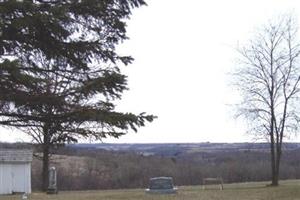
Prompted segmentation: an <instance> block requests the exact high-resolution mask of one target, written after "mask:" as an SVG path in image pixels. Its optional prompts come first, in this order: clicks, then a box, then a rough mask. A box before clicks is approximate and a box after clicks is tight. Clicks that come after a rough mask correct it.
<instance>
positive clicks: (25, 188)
mask: <svg viewBox="0 0 300 200" xmlns="http://www.w3.org/2000/svg"><path fill="white" fill-rule="evenodd" d="M13 192H25V193H31V164H30V163H0V194H12V193H13Z"/></svg>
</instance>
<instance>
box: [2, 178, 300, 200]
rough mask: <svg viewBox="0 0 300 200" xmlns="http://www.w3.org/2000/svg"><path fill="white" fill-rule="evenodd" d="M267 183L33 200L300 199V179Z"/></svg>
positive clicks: (35, 198)
mask: <svg viewBox="0 0 300 200" xmlns="http://www.w3.org/2000/svg"><path fill="white" fill-rule="evenodd" d="M266 184H267V183H266V182H259V183H240V184H227V185H224V190H223V191H220V190H218V189H217V188H218V187H214V186H210V187H209V188H208V189H206V190H202V188H201V186H182V187H179V192H178V194H176V195H173V194H172V195H149V194H145V193H144V190H142V189H134V190H104V191H74V192H70V191H68V192H60V193H59V194H58V195H46V194H43V193H33V194H31V195H30V196H29V199H30V200H81V199H82V200H279V199H282V200H296V199H299V200H300V180H289V181H281V185H280V186H279V187H276V188H275V187H266ZM0 199H1V200H20V199H21V198H20V195H14V196H0Z"/></svg>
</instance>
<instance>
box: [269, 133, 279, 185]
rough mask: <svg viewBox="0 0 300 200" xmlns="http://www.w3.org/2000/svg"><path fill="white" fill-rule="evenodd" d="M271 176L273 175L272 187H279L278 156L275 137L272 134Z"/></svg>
mask: <svg viewBox="0 0 300 200" xmlns="http://www.w3.org/2000/svg"><path fill="white" fill-rule="evenodd" d="M270 136H271V143H270V145H271V146H270V148H271V172H272V173H271V175H272V183H271V186H277V185H278V174H277V170H276V169H277V168H276V154H275V144H274V135H273V134H271V135H270Z"/></svg>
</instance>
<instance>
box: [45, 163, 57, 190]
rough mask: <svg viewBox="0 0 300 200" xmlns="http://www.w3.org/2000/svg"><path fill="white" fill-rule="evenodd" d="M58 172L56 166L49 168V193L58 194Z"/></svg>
mask: <svg viewBox="0 0 300 200" xmlns="http://www.w3.org/2000/svg"><path fill="white" fill-rule="evenodd" d="M56 183H57V174H56V169H55V167H51V168H50V169H49V185H48V191H47V193H48V194H57V184H56Z"/></svg>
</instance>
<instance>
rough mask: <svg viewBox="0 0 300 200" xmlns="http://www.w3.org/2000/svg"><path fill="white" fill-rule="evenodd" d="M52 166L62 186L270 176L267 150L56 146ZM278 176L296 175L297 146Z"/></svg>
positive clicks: (35, 178)
mask: <svg viewBox="0 0 300 200" xmlns="http://www.w3.org/2000/svg"><path fill="white" fill-rule="evenodd" d="M53 153H54V155H53V156H52V163H51V166H56V168H57V170H58V187H59V189H60V190H91V189H119V188H145V187H147V186H148V181H149V178H151V177H156V176H171V177H173V178H174V182H175V184H176V185H197V184H201V183H202V179H203V178H206V177H222V178H223V180H224V182H226V183H231V182H246V181H267V180H270V161H269V153H268V152H266V151H256V150H243V151H236V150H232V151H211V152H197V151H196V152H185V153H181V154H173V155H172V156H158V155H150V156H145V155H143V154H139V153H135V152H121V151H107V150H101V149H95V148H91V149H89V148H74V147H60V148H57V149H55V150H54V151H53ZM40 173H41V162H40V161H39V160H38V159H34V162H33V164H32V186H33V189H34V190H39V189H40V186H41V179H40ZM280 174H281V177H280V178H281V179H299V178H300V149H293V150H286V151H285V152H284V155H283V160H282V167H281V173H280Z"/></svg>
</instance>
